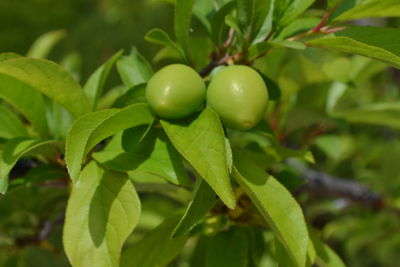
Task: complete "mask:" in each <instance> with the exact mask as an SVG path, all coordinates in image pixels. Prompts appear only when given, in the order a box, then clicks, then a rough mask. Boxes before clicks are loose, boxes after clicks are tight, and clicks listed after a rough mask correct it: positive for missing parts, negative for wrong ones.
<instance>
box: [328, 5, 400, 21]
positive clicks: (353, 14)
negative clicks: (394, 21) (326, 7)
mask: <svg viewBox="0 0 400 267" xmlns="http://www.w3.org/2000/svg"><path fill="white" fill-rule="evenodd" d="M373 17H400V2H399V0H385V1H382V0H372V1H367V2H365V3H363V4H361V5H358V6H356V7H354V8H352V9H350V10H348V11H346V12H344V13H342V14H340V15H339V16H338V17H336V18H335V19H334V21H345V20H356V19H362V18H373Z"/></svg>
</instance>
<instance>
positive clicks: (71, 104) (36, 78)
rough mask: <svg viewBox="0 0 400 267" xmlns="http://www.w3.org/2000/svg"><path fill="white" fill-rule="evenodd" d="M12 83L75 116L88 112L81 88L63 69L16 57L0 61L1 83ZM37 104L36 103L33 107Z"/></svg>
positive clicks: (41, 61)
mask: <svg viewBox="0 0 400 267" xmlns="http://www.w3.org/2000/svg"><path fill="white" fill-rule="evenodd" d="M12 81H13V82H15V83H18V84H19V86H22V85H23V86H24V89H20V90H21V91H22V90H23V91H28V90H36V91H38V92H41V93H42V94H44V95H45V96H47V97H49V98H50V99H52V100H53V101H55V102H57V103H58V104H60V105H61V106H63V107H64V108H65V109H67V110H68V111H70V112H71V113H72V114H74V115H75V116H79V115H82V114H85V113H87V112H88V111H89V110H90V105H89V103H90V102H89V100H88V98H87V97H86V96H85V94H84V93H83V90H82V88H81V87H80V85H79V84H78V83H77V82H76V81H75V80H74V79H73V78H72V77H71V76H70V75H69V74H68V73H67V72H66V71H65V70H64V69H62V68H61V67H60V66H59V65H57V64H55V63H53V62H51V61H47V60H43V59H32V58H17V59H12V60H7V61H3V62H0V84H3V82H8V83H10V82H12ZM24 97H27V96H24ZM39 104H40V103H35V104H34V105H33V106H37V105H39ZM29 108H32V107H31V106H29Z"/></svg>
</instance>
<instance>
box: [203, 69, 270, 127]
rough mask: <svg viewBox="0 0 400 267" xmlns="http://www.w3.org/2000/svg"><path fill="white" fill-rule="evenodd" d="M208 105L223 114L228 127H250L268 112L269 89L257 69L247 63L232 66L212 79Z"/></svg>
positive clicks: (222, 119)
mask: <svg viewBox="0 0 400 267" xmlns="http://www.w3.org/2000/svg"><path fill="white" fill-rule="evenodd" d="M207 104H208V105H209V106H210V107H212V108H213V109H214V110H215V111H216V112H217V113H218V114H219V116H220V118H221V121H222V123H223V124H224V125H225V126H227V127H229V128H232V129H237V130H248V129H250V128H252V127H254V126H255V125H256V124H257V123H258V122H259V121H260V120H261V119H262V118H263V116H264V114H265V111H266V109H267V105H268V89H267V86H266V85H265V83H264V80H263V78H262V77H261V75H260V74H258V73H257V71H255V70H254V69H252V68H251V67H248V66H245V65H232V66H228V67H226V68H224V69H222V70H221V71H220V72H218V73H217V74H216V75H215V76H214V77H213V78H212V80H211V82H210V84H209V86H208V89H207Z"/></svg>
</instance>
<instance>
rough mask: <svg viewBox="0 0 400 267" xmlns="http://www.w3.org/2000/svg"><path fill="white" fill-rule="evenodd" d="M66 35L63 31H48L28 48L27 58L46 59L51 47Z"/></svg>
mask: <svg viewBox="0 0 400 267" xmlns="http://www.w3.org/2000/svg"><path fill="white" fill-rule="evenodd" d="M66 35H67V33H66V31H65V30H55V31H49V32H46V33H44V34H42V35H41V36H39V38H38V39H36V40H35V42H34V43H33V45H32V46H31V47H30V48H29V51H28V53H27V54H26V56H27V57H33V58H46V57H47V56H48V55H49V53H50V51H51V50H52V49H53V47H54V46H55V45H56V44H57V43H58V42H59V41H60V40H62V39H63V38H64V37H65V36H66Z"/></svg>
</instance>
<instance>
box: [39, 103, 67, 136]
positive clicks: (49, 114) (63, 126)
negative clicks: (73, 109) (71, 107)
mask: <svg viewBox="0 0 400 267" xmlns="http://www.w3.org/2000/svg"><path fill="white" fill-rule="evenodd" d="M45 100H47V101H46V118H47V124H48V127H49V131H50V133H51V136H52V137H53V138H54V139H57V140H65V137H66V136H67V132H68V130H69V129H70V127H71V125H72V122H73V120H74V118H73V116H72V114H71V113H70V112H68V111H67V110H66V109H65V108H63V107H61V106H60V105H58V104H57V103H56V102H54V101H50V100H49V99H45Z"/></svg>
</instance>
